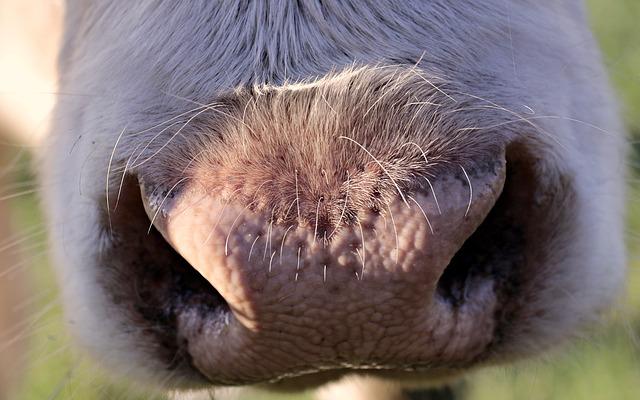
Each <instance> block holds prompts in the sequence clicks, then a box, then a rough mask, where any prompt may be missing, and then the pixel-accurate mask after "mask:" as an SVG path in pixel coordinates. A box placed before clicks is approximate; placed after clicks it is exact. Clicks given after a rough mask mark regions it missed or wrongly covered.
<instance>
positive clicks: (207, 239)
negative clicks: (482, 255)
mask: <svg viewBox="0 0 640 400" xmlns="http://www.w3.org/2000/svg"><path fill="white" fill-rule="evenodd" d="M359 150H361V149H358V148H356V149H354V151H359ZM365 169H366V168H365ZM504 170H505V163H504V157H503V156H502V155H497V156H496V159H495V160H493V162H491V163H484V164H480V165H468V166H467V167H466V168H465V167H464V166H462V165H460V166H458V169H457V170H455V169H452V170H450V171H449V172H448V173H447V174H443V175H442V176H440V177H438V178H437V179H433V180H428V181H427V180H422V185H420V186H416V188H414V190H412V191H411V193H409V192H408V191H407V192H405V191H403V190H402V189H401V188H398V189H400V190H399V191H397V194H396V195H395V196H393V197H392V199H391V200H390V201H389V202H388V203H387V204H386V205H385V206H384V207H376V208H366V207H362V206H353V205H351V206H350V205H349V203H348V196H347V198H346V205H345V198H344V196H340V195H338V194H331V193H329V194H328V195H326V196H325V198H324V199H321V198H318V199H317V200H316V201H301V198H305V196H307V193H302V191H303V190H302V189H301V187H306V186H307V185H306V184H305V183H304V182H301V181H300V176H302V175H304V174H297V173H295V171H294V174H295V175H296V176H298V182H297V184H298V185H297V186H298V188H297V196H292V197H293V198H294V200H293V201H292V203H291V205H290V212H289V214H291V217H290V218H289V217H287V218H284V217H283V216H280V217H278V216H277V215H276V213H274V212H273V211H269V210H259V209H257V208H256V207H253V206H254V205H255V204H257V203H265V204H271V203H273V201H272V200H273V199H263V200H260V201H257V200H256V199H257V198H260V196H261V195H260V193H257V194H255V196H253V197H252V199H253V200H252V201H247V200H246V199H245V200H242V198H238V197H234V195H233V193H229V194H227V195H224V194H221V193H211V192H210V191H208V190H206V188H205V187H203V186H202V185H201V184H198V183H194V184H184V185H179V187H176V188H173V190H172V193H171V194H169V193H168V191H167V190H158V188H157V187H156V188H153V187H152V185H147V184H144V183H143V184H142V192H143V199H144V204H145V209H146V211H147V214H148V215H149V218H150V219H151V220H152V222H153V225H154V226H155V227H156V228H157V229H158V230H159V231H160V232H161V233H162V235H163V236H164V238H165V239H166V240H167V242H168V243H169V244H170V245H171V246H173V248H174V249H175V250H176V251H177V252H178V253H179V254H180V255H182V257H184V258H185V259H186V260H187V261H188V262H189V264H190V265H191V266H192V267H193V268H195V269H196V270H197V271H198V272H199V273H200V274H201V275H202V276H203V277H204V278H205V279H206V280H207V281H208V282H209V283H210V284H211V285H212V286H213V287H214V288H215V290H216V291H217V292H218V293H219V294H220V295H221V296H222V297H223V298H224V299H225V301H226V302H227V304H228V306H229V309H230V310H231V313H230V316H229V319H228V321H227V324H226V325H225V326H224V327H223V328H220V329H221V330H220V329H218V331H217V333H216V336H215V339H210V340H207V339H206V338H201V339H200V342H199V343H198V344H197V345H195V344H193V345H195V346H200V347H201V349H200V350H202V351H200V352H199V353H201V354H202V353H204V354H215V357H213V358H207V359H205V360H200V361H199V362H201V363H203V364H204V366H203V367H202V368H201V369H202V370H211V369H213V370H216V371H220V370H224V371H226V372H227V373H229V374H230V376H243V375H244V376H245V377H246V378H247V379H249V380H250V379H251V377H250V376H246V374H250V372H247V371H251V368H247V365H246V364H247V363H248V361H247V360H249V359H251V357H252V356H255V357H259V358H260V359H263V360H264V359H267V360H272V361H268V362H267V363H266V364H269V363H270V362H274V363H276V364H283V365H277V366H271V367H267V366H264V364H265V363H264V362H262V365H263V367H262V368H272V367H274V369H277V370H282V369H283V368H285V366H286V365H298V366H299V364H300V363H302V364H303V365H314V366H318V365H335V364H336V363H338V364H339V363H341V362H348V363H349V364H355V365H360V364H362V365H364V364H371V363H373V364H375V363H384V362H390V361H389V360H390V359H393V358H395V357H398V352H401V353H402V352H409V353H410V350H409V349H407V348H404V349H403V346H400V349H397V348H396V347H397V343H412V345H411V346H410V348H415V349H429V346H425V345H424V344H423V345H420V344H419V343H420V342H421V341H423V340H427V339H422V338H423V337H425V336H424V335H423V333H424V332H425V331H430V330H431V331H433V330H434V322H436V321H434V318H435V317H434V316H437V315H438V312H434V311H433V309H434V308H436V309H437V308H438V307H444V305H441V304H438V301H437V296H436V286H437V282H438V279H439V278H440V276H441V274H442V272H443V270H444V269H445V268H446V267H447V265H448V264H449V261H450V260H451V259H452V257H453V256H454V255H455V253H456V251H457V250H458V249H460V247H461V246H462V244H463V243H464V241H465V239H467V238H468V237H469V236H470V235H471V233H472V232H473V231H474V230H475V229H476V227H477V226H478V225H479V224H480V223H481V222H482V221H483V220H484V218H485V217H486V215H487V213H488V212H489V210H490V209H491V208H492V206H493V205H494V203H495V201H496V199H497V197H498V196H499V194H500V192H501V189H502V185H503V183H504V176H505V174H504ZM353 179H355V178H349V179H348V180H349V181H350V182H351V183H352V181H353ZM293 183H294V184H293V185H292V186H293V187H292V188H291V191H292V192H294V193H295V191H296V189H295V182H293ZM346 184H347V181H345V182H339V184H337V185H335V186H336V187H343V186H344V185H346ZM354 190H357V189H354V188H351V191H354ZM269 192H270V191H268V190H267V191H265V192H264V193H269ZM353 196H355V195H353ZM330 199H333V200H330ZM330 201H334V202H336V204H333V205H332V204H327V203H329V202H330ZM321 207H322V208H323V209H324V210H325V211H324V212H325V215H324V217H323V216H322V215H321ZM358 207H359V208H358ZM345 208H350V210H351V211H350V212H351V213H352V214H353V217H352V218H346V217H345V216H344V211H343V212H342V214H343V215H342V217H338V219H337V220H335V221H334V220H333V219H332V218H331V217H330V216H329V215H330V214H331V211H330V210H332V209H337V210H340V209H342V210H344V209H345ZM327 210H329V211H327ZM331 221H333V223H331ZM320 229H322V233H320V232H319V231H320ZM481 301H482V300H479V302H480V303H481ZM479 306H482V304H480V305H479ZM486 306H487V307H489V306H490V305H486ZM469 328H470V327H469ZM468 336H469V337H472V336H474V335H471V332H470V333H469V335H468ZM475 336H476V337H478V335H475ZM429 340H431V339H429ZM394 343H396V344H394ZM204 349H206V351H204ZM274 354H279V356H278V357H273V355H274ZM269 355H271V356H269ZM425 357H426V356H425ZM400 358H401V359H403V360H408V359H411V358H412V355H411V354H405V355H403V356H402V357H400ZM426 358H428V357H426ZM230 360H235V361H230ZM275 360H277V361H275ZM222 363H224V368H222V365H221V364H222ZM230 365H231V367H230ZM234 365H235V366H236V368H234V367H233V366H234ZM285 369H286V368H285ZM258 375H260V374H258V373H256V376H258Z"/></svg>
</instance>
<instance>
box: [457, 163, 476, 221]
mask: <svg viewBox="0 0 640 400" xmlns="http://www.w3.org/2000/svg"><path fill="white" fill-rule="evenodd" d="M460 168H461V169H462V172H464V176H465V177H466V178H467V182H469V205H468V206H467V210H466V211H465V212H464V216H465V217H466V216H467V215H469V210H470V209H471V201H472V200H473V186H471V179H469V175H468V174H467V171H466V170H465V169H464V167H463V166H462V165H460Z"/></svg>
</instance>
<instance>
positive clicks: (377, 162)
mask: <svg viewBox="0 0 640 400" xmlns="http://www.w3.org/2000/svg"><path fill="white" fill-rule="evenodd" d="M338 139H346V140H348V141H350V142H352V143H354V144H355V145H357V146H358V147H360V148H361V149H362V150H364V151H365V152H366V153H367V154H368V155H369V156H370V157H371V158H372V159H373V161H374V162H375V163H376V164H378V166H379V167H380V168H382V170H383V171H384V173H385V174H387V176H388V177H389V179H390V180H391V182H392V183H393V185H394V186H395V187H396V190H398V193H399V194H400V198H401V199H402V201H403V202H404V204H406V205H407V207H409V203H407V199H406V198H405V197H404V194H403V193H402V190H400V186H398V183H397V182H396V181H395V179H393V177H392V176H391V174H390V173H389V171H388V170H387V169H386V168H385V167H384V165H382V163H381V162H380V161H378V159H377V158H375V157H374V156H373V154H371V152H369V150H367V149H366V148H365V147H364V146H363V145H361V144H360V143H358V142H357V141H355V140H353V139H351V138H350V137H347V136H339V137H338Z"/></svg>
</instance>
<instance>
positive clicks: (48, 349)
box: [12, 0, 640, 400]
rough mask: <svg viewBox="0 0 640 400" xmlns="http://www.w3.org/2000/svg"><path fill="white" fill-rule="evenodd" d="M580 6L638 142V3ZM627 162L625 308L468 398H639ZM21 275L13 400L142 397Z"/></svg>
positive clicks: (480, 380) (41, 284) (638, 254)
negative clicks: (22, 314)
mask: <svg viewBox="0 0 640 400" xmlns="http://www.w3.org/2000/svg"><path fill="white" fill-rule="evenodd" d="M587 3H588V5H589V7H590V10H591V15H592V24H593V27H594V31H595V33H596V36H597V37H598V39H599V41H600V43H601V44H602V46H603V52H604V58H605V62H606V65H607V67H608V68H609V71H610V75H611V78H612V81H613V83H614V86H615V87H616V88H617V90H618V93H619V95H620V98H621V99H622V102H623V113H624V116H625V118H626V121H627V123H628V127H629V130H630V132H631V135H632V138H633V139H634V140H636V141H637V140H640V112H639V110H640V28H638V23H640V1H638V0H617V1H608V0H589V1H587ZM637 148H638V146H636V149H637ZM631 162H632V163H633V164H634V166H635V168H634V170H635V173H634V175H633V176H632V178H631V189H630V191H629V197H628V204H629V223H628V232H629V234H628V244H629V281H628V289H629V290H628V301H626V302H625V303H624V305H623V306H622V308H621V309H620V310H618V312H616V313H615V314H614V315H613V317H612V323H611V324H610V325H608V326H607V327H606V328H602V329H599V330H598V331H597V332H596V333H595V334H594V335H592V336H590V337H589V338H588V339H584V340H582V341H579V342H577V343H575V344H573V345H571V346H570V347H569V348H568V349H566V348H565V349H563V350H562V351H561V352H558V353H557V354H551V355H548V356H546V357H545V359H543V360H536V361H528V362H525V363H521V364H519V365H517V366H515V367H510V368H502V367H499V368H498V367H495V368H489V369H484V370H481V371H478V372H475V373H473V374H472V376H471V379H469V385H468V398H469V399H479V400H485V399H486V400H489V399H492V400H501V399H536V400H538V399H590V400H597V399H603V400H604V399H607V400H608V399H634V400H635V399H638V398H640V245H639V242H640V240H639V239H640V236H639V235H640V180H639V179H638V177H639V176H640V173H639V171H640V168H639V165H640V157H639V156H638V151H637V150H636V151H635V153H634V155H633V157H632V161H631ZM21 179H24V180H29V179H32V178H31V177H27V176H23V177H22V178H21ZM37 209H38V208H37V204H36V199H35V198H34V197H33V196H26V197H25V196H23V197H20V198H19V199H17V200H16V201H13V202H12V211H13V212H12V223H13V224H14V225H15V226H19V227H21V228H22V229H23V230H24V229H28V227H37V226H39V225H40V224H41V218H40V215H39V213H38V211H37ZM29 273H30V275H31V279H32V285H33V289H34V290H35V291H36V292H37V293H38V296H36V297H35V300H34V301H33V302H32V303H33V304H30V308H31V310H32V312H33V318H32V320H31V323H30V325H29V332H30V333H31V334H30V337H29V339H28V340H29V342H30V343H29V348H30V350H29V354H28V359H29V360H28V365H29V366H28V368H27V374H26V377H25V378H24V381H23V383H22V385H21V390H20V391H19V394H18V397H17V399H19V400H40V399H124V400H130V399H138V398H140V399H142V398H149V396H148V395H146V396H136V395H133V394H132V391H135V389H136V388H135V387H134V388H131V387H119V386H115V385H113V384H109V383H108V381H107V380H106V379H105V378H104V376H103V374H102V373H100V372H99V371H97V367H96V366H95V365H94V364H92V363H90V362H88V361H87V360H85V359H84V357H82V356H81V355H78V354H76V353H75V352H74V351H72V350H71V349H70V345H69V342H70V341H69V338H68V336H67V335H66V334H65V333H64V329H63V322H62V312H61V308H60V304H59V303H58V294H57V291H56V289H55V287H54V285H53V283H52V282H55V279H54V277H53V275H52V273H51V271H50V270H49V268H48V267H47V260H46V258H45V256H44V255H39V256H35V257H34V260H33V265H32V266H31V267H29ZM96 329H99V328H98V327H96ZM250 398H251V399H257V400H260V399H263V400H268V399H269V400H274V399H283V398H289V399H292V400H294V399H295V400H302V399H308V398H310V397H309V395H298V396H281V395H268V394H252V395H251V396H250Z"/></svg>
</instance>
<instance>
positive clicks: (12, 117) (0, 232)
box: [0, 0, 63, 400]
mask: <svg viewBox="0 0 640 400" xmlns="http://www.w3.org/2000/svg"><path fill="white" fill-rule="evenodd" d="M62 9H63V7H62V1H61V0H60V1H56V0H26V1H25V0H0V60H2V61H1V62H0V189H5V188H7V186H6V185H7V184H9V183H10V182H11V181H12V174H11V172H13V171H12V170H11V167H10V166H8V164H10V163H11V162H10V161H11V160H12V159H13V158H14V157H15V156H16V154H17V152H18V151H19V149H20V146H24V145H26V146H28V147H30V146H34V145H37V144H38V143H39V141H40V140H41V139H42V137H43V136H44V134H45V133H46V132H47V130H48V124H49V116H50V112H51V110H52V108H53V104H54V101H55V95H56V90H57V89H56V56H57V51H58V45H59V42H60V31H61V26H62V16H63V13H62ZM16 142H17V144H16ZM0 192H1V193H5V192H6V190H0ZM12 228H13V227H12V226H11V218H10V209H9V204H8V202H7V201H6V200H4V199H0V400H5V399H7V400H10V399H13V398H15V395H16V393H15V390H16V389H17V387H18V385H19V383H20V381H21V375H22V372H23V368H24V361H25V354H26V342H27V339H26V336H27V335H25V334H22V333H21V332H20V331H21V329H22V327H23V326H24V325H27V323H26V322H28V321H27V320H26V319H25V318H28V317H27V316H26V315H24V312H23V310H22V307H20V304H22V303H24V301H25V299H27V298H28V296H29V293H28V289H27V288H28V285H27V282H26V273H25V268H11V267H12V266H15V265H16V263H20V262H21V260H20V259H19V258H21V257H20V254H19V252H18V251H16V249H15V246H11V245H10V244H11V242H12V238H13V239H15V238H16V237H19V235H20V234H19V233H18V232H16V229H12Z"/></svg>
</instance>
